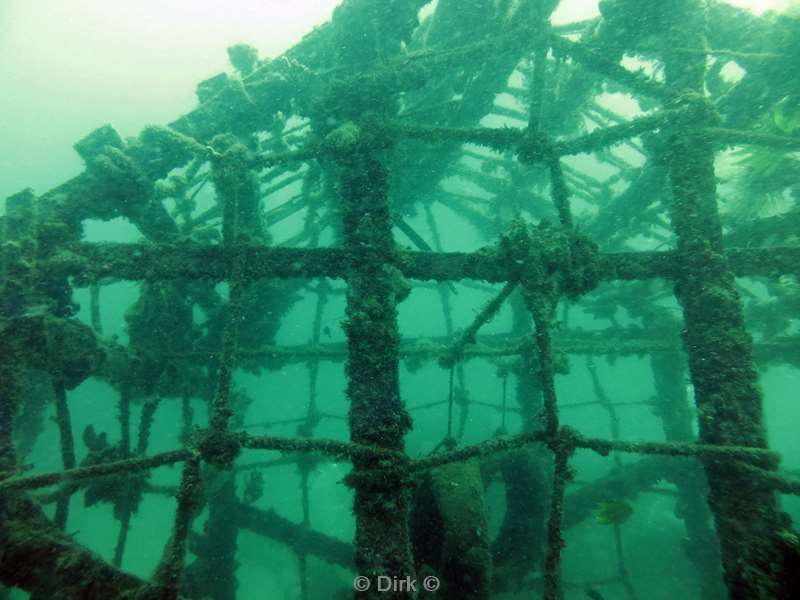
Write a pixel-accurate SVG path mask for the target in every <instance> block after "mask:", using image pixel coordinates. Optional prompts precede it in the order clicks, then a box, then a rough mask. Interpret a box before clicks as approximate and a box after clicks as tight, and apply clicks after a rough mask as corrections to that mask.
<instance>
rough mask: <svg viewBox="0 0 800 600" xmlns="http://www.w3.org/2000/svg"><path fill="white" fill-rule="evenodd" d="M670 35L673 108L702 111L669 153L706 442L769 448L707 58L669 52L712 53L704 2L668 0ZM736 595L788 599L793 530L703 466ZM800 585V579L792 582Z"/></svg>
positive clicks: (731, 475)
mask: <svg viewBox="0 0 800 600" xmlns="http://www.w3.org/2000/svg"><path fill="white" fill-rule="evenodd" d="M661 8H662V10H663V13H662V15H663V17H664V18H665V19H666V20H667V21H666V22H667V23H669V27H668V28H667V34H666V40H665V41H666V44H665V48H666V56H665V60H664V64H665V68H666V80H667V84H668V85H669V87H670V89H671V92H672V94H673V101H674V103H675V104H689V105H690V106H694V107H695V108H696V110H695V111H693V113H694V114H693V118H692V119H687V120H686V121H685V122H680V123H673V124H672V126H671V128H670V129H671V130H670V132H669V140H668V150H667V152H668V154H667V159H668V161H669V166H670V173H671V179H672V196H673V197H672V205H671V207H670V212H671V219H672V226H673V228H674V230H675V233H676V235H677V238H678V244H677V260H678V263H679V264H678V268H677V270H676V272H677V274H678V277H677V281H676V284H675V295H676V296H677V298H678V300H679V301H680V303H681V305H682V306H683V314H684V319H685V329H684V331H683V339H684V344H685V347H686V352H687V354H688V358H689V368H690V371H691V376H692V382H693V383H694V387H695V393H696V403H697V412H698V418H699V430H700V438H701V440H702V441H703V442H705V443H710V444H736V445H742V446H753V447H758V448H764V447H766V446H767V441H766V434H765V431H764V426H763V414H762V396H761V391H760V389H759V388H758V385H757V379H758V375H757V372H756V369H755V367H754V365H753V359H752V340H751V337H750V335H749V334H748V333H747V330H746V329H745V325H744V319H743V315H742V306H741V301H740V298H739V294H738V292H737V290H736V285H735V282H734V277H733V273H732V272H731V270H730V267H729V265H728V261H727V259H726V257H725V255H724V254H723V248H722V228H721V226H720V222H719V215H718V212H717V204H716V180H715V174H714V152H713V149H712V146H711V141H710V140H709V139H708V138H707V136H705V135H704V133H703V126H704V125H707V124H709V118H710V110H709V109H708V107H707V102H706V100H705V98H704V81H705V66H706V57H705V55H703V54H687V53H677V52H670V48H705V47H706V24H705V3H704V2H703V1H702V0H670V1H668V2H665V3H663V6H662V7H661ZM705 470H706V474H707V476H708V482H709V487H710V494H709V505H710V508H711V510H712V512H713V513H714V518H715V520H716V525H717V533H718V535H719V538H720V544H721V549H722V561H723V567H724V571H725V580H726V583H727V584H728V589H729V592H730V595H731V597H732V598H735V599H738V598H742V599H744V598H789V597H797V595H796V594H797V593H800V592H798V590H796V589H795V590H793V591H792V592H790V590H789V589H788V588H789V587H791V586H792V585H795V586H796V585H797V581H795V582H794V583H792V582H791V579H792V576H791V575H790V574H789V573H787V572H786V569H785V566H784V561H785V560H786V558H787V556H788V553H789V552H790V551H791V550H790V549H789V548H787V547H786V544H785V542H783V541H782V539H785V537H786V536H781V532H782V530H785V529H786V528H787V527H788V523H787V522H786V521H785V520H784V518H783V517H782V515H781V513H780V512H779V511H778V506H777V502H776V498H775V495H774V493H773V492H772V491H771V490H769V489H766V488H765V487H764V486H762V485H760V484H759V483H758V482H757V481H754V480H753V478H752V477H749V476H748V475H747V474H746V473H745V472H743V470H742V469H740V468H737V466H736V465H735V464H730V463H727V464H721V463H719V462H713V461H708V460H707V461H705ZM794 577H795V579H796V575H795V576H794Z"/></svg>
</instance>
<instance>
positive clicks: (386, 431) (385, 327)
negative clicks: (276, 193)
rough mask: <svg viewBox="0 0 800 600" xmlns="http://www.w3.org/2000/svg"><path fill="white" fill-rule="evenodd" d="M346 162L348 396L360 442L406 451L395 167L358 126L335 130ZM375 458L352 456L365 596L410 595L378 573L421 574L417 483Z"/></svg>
mask: <svg viewBox="0 0 800 600" xmlns="http://www.w3.org/2000/svg"><path fill="white" fill-rule="evenodd" d="M331 135H332V136H334V137H335V140H336V141H335V143H334V146H335V147H336V148H337V150H338V151H337V154H336V158H337V160H338V163H339V165H340V167H341V177H340V195H341V206H342V224H343V227H342V232H343V237H344V247H345V248H346V250H347V251H348V252H350V253H351V257H352V269H351V271H350V273H349V275H348V277H347V283H348V292H347V321H346V324H345V331H346V333H347V341H348V352H349V355H348V360H347V367H346V371H347V395H348V397H349V399H350V413H349V420H350V437H351V439H352V441H353V442H356V443H359V444H367V445H371V446H377V447H381V448H388V449H391V450H399V451H402V450H403V446H404V444H403V436H404V435H405V434H406V432H407V431H408V430H409V429H410V428H411V418H410V416H409V415H408V413H407V412H406V409H405V407H404V406H403V403H402V401H401V399H400V389H399V375H398V365H399V333H398V329H397V309H396V305H397V297H398V293H399V292H400V289H399V284H400V282H401V276H400V273H399V271H397V270H396V269H394V268H393V267H390V266H388V264H387V263H390V262H392V261H393V259H394V254H395V245H394V240H393V237H392V220H391V214H390V211H389V200H388V191H389V184H388V172H387V169H386V167H385V166H384V165H383V163H382V162H381V160H380V159H379V158H378V156H377V155H376V153H377V152H378V151H379V146H380V144H375V143H371V142H370V140H367V139H365V137H366V136H365V133H364V132H363V131H362V130H361V128H359V127H358V126H357V125H354V124H353V123H348V124H345V125H343V126H342V127H340V128H339V130H337V131H335V132H334V133H333V134H331ZM378 466H380V465H379V464H378V461H376V460H374V459H364V458H360V459H358V460H355V461H354V463H353V467H354V482H355V486H356V491H355V506H354V512H355V515H356V556H355V564H356V569H357V572H358V574H359V575H362V576H365V577H368V578H369V579H370V581H371V583H372V586H371V588H370V590H368V591H367V592H363V593H360V594H358V595H359V597H364V598H396V597H408V596H409V595H411V594H406V593H402V592H386V593H380V592H378V591H377V589H376V586H375V583H376V581H377V577H378V576H380V575H385V576H389V577H397V578H398V579H403V578H405V577H411V578H413V577H414V564H413V560H412V557H411V545H410V536H409V524H408V515H409V501H410V489H409V487H408V484H407V482H406V481H404V478H405V476H404V475H403V474H402V473H400V472H394V471H392V472H391V473H387V474H381V475H377V476H376V475H375V474H370V470H371V469H375V468H376V467H378Z"/></svg>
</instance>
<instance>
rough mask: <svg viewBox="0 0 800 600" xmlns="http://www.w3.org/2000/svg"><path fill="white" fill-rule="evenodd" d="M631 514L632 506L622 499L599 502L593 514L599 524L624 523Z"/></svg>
mask: <svg viewBox="0 0 800 600" xmlns="http://www.w3.org/2000/svg"><path fill="white" fill-rule="evenodd" d="M632 514H633V507H632V506H631V505H630V504H628V503H627V502H625V501H624V500H610V501H608V502H601V503H600V504H598V505H597V508H596V509H595V511H594V516H595V518H596V519H597V522H598V523H600V524H601V525H618V524H619V523H624V522H625V521H627V520H628V518H629V517H630V516H631V515H632Z"/></svg>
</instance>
